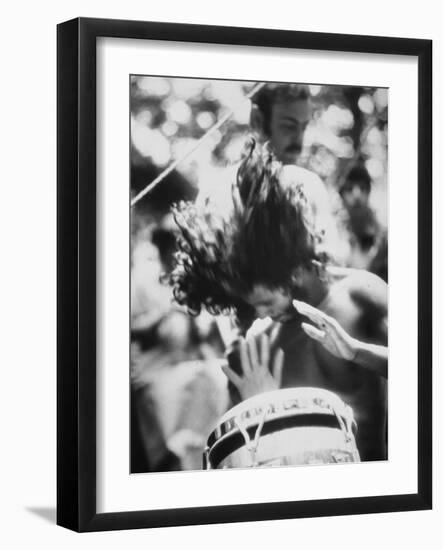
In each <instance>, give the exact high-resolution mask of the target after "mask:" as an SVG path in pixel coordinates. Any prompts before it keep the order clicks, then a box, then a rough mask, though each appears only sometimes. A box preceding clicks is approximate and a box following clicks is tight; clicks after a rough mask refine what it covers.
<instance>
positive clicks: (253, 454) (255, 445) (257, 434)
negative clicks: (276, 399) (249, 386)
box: [235, 405, 270, 468]
mask: <svg viewBox="0 0 443 550" xmlns="http://www.w3.org/2000/svg"><path fill="white" fill-rule="evenodd" d="M269 409H270V406H269V405H268V407H267V408H265V409H264V410H263V412H262V415H261V418H260V422H259V424H258V426H257V429H256V430H255V434H254V439H253V440H252V442H251V438H250V437H249V433H248V430H247V429H246V427H245V425H244V424H243V425H242V424H241V422H239V419H238V417H237V418H236V419H235V424H236V426H237V428H238V429H239V430H240V432H241V434H242V435H243V438H244V440H245V444H246V448H247V449H248V451H249V453H250V455H251V462H252V464H251V466H252V467H253V468H254V467H256V466H257V465H258V463H257V461H256V454H257V448H258V444H259V441H260V435H261V432H262V429H263V426H264V423H265V420H266V416H267V415H268V412H269Z"/></svg>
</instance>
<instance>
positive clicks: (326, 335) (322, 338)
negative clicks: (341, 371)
mask: <svg viewBox="0 0 443 550" xmlns="http://www.w3.org/2000/svg"><path fill="white" fill-rule="evenodd" d="M292 304H293V306H294V307H295V309H296V310H297V311H298V312H299V313H300V314H301V315H304V316H305V317H307V318H308V319H309V320H310V321H312V323H314V324H313V325H311V324H309V323H302V324H301V327H302V329H303V330H304V331H305V333H306V334H307V335H308V336H309V337H310V338H312V339H313V340H317V342H320V344H321V345H322V346H323V347H324V348H325V349H327V350H328V351H329V352H330V353H332V355H335V356H336V357H339V358H340V359H345V360H346V361H353V360H354V359H355V356H356V354H357V343H358V342H357V340H356V339H355V338H353V337H352V336H350V335H349V334H348V333H347V332H346V331H345V330H344V328H343V327H342V326H341V325H340V324H339V323H338V322H337V321H336V320H335V319H334V318H333V317H330V316H329V315H327V314H326V313H324V312H323V311H320V310H319V309H317V308H315V307H313V306H311V305H309V304H307V303H305V302H300V301H298V300H293V302H292Z"/></svg>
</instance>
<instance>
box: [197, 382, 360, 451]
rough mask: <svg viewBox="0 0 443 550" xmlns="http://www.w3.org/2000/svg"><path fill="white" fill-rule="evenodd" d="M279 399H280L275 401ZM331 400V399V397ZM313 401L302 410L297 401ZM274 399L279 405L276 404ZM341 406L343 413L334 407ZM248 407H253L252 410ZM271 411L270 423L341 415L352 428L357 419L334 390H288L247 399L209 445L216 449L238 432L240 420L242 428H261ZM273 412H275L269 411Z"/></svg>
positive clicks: (210, 438)
mask: <svg viewBox="0 0 443 550" xmlns="http://www.w3.org/2000/svg"><path fill="white" fill-rule="evenodd" d="M277 396H279V399H275V397H277ZM331 396H332V398H330V399H329V400H328V399H327V398H328V397H331ZM307 397H308V398H311V397H312V402H311V403H310V405H309V406H300V403H299V401H297V398H298V399H299V400H300V399H306V398H307ZM272 399H274V401H277V402H276V403H275V402H272ZM336 404H339V405H340V407H339V410H337V409H336V408H334V406H333V405H336ZM248 405H250V407H249V408H248ZM266 407H268V413H267V414H266V421H267V422H268V421H272V420H276V419H278V418H284V419H287V418H291V417H292V416H300V415H308V416H309V415H311V414H320V415H325V416H333V417H336V416H337V415H339V416H340V417H341V418H342V419H344V420H345V423H346V424H347V425H351V424H352V421H353V419H354V416H353V412H352V409H351V408H350V407H349V405H347V404H346V403H345V402H344V401H343V400H342V399H341V398H340V397H339V396H338V395H337V394H335V393H333V392H331V391H330V390H324V389H323V388H313V387H299V388H285V389H281V390H273V391H271V392H266V393H262V394H259V395H256V396H253V397H252V398H249V399H246V400H245V401H242V402H241V403H239V404H237V405H235V406H234V407H232V408H231V409H229V410H228V411H226V413H225V414H224V415H223V416H222V417H221V419H220V421H219V423H218V425H217V426H216V427H215V428H214V429H213V430H212V432H211V433H210V434H209V436H208V440H207V445H208V446H212V445H214V444H215V443H216V442H217V441H219V440H220V439H221V438H223V437H224V436H226V435H228V434H230V433H231V432H232V433H234V432H236V431H237V430H238V426H237V423H236V420H237V419H238V418H239V417H241V418H242V425H244V426H245V427H246V428H248V429H249V428H253V427H256V426H258V424H259V422H260V419H261V416H262V414H263V411H264V409H265V408H266ZM269 408H271V409H272V410H271V411H269Z"/></svg>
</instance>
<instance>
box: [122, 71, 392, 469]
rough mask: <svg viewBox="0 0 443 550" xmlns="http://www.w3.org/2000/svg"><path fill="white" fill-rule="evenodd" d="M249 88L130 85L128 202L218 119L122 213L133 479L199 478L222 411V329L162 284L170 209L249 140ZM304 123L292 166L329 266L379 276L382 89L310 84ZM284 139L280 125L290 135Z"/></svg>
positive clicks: (383, 214) (206, 191) (209, 191)
mask: <svg viewBox="0 0 443 550" xmlns="http://www.w3.org/2000/svg"><path fill="white" fill-rule="evenodd" d="M255 85H256V83H255V82H237V81H222V80H219V81H217V80H201V79H184V78H175V79H174V78H160V77H147V76H134V77H132V79H131V91H130V92H131V193H132V196H133V197H134V196H136V195H137V194H138V193H139V192H140V191H141V190H142V189H143V188H145V186H146V185H148V184H149V183H150V182H151V181H153V180H154V179H155V178H156V177H157V176H158V175H159V174H161V172H162V171H163V170H164V169H165V168H166V167H167V166H169V165H170V164H171V163H172V162H173V161H175V160H177V159H179V158H181V157H183V156H184V155H185V154H186V152H187V151H189V150H190V148H193V147H194V146H195V145H196V144H197V141H198V140H199V139H201V138H202V136H204V135H205V134H206V132H207V131H208V130H209V129H210V128H212V127H213V125H214V124H215V123H216V122H217V121H218V120H220V119H221V118H222V117H223V116H225V115H227V114H229V115H230V116H229V118H228V119H227V121H226V122H225V123H224V124H223V125H222V126H220V128H219V129H217V130H216V131H215V132H211V134H210V135H209V136H208V138H207V139H204V140H203V142H202V143H201V144H200V145H199V146H198V147H197V149H195V150H194V151H193V153H192V154H190V155H189V156H188V157H187V158H186V159H185V160H184V161H183V162H181V163H180V164H179V165H178V166H177V168H176V169H175V170H173V171H172V172H171V173H170V174H169V175H167V176H166V178H165V179H163V181H162V182H161V183H160V185H158V186H156V188H155V189H154V190H153V191H152V193H149V194H148V195H147V196H146V197H144V198H143V199H141V200H140V201H139V202H137V203H136V205H135V206H134V207H133V208H132V212H131V223H132V227H131V392H132V397H131V408H132V410H131V449H130V451H131V472H133V473H135V472H154V471H156V472H158V471H171V470H189V469H193V470H195V469H201V467H202V463H201V460H202V458H201V457H202V452H203V449H204V446H205V442H206V439H207V436H208V435H209V433H210V432H211V430H212V429H213V428H214V427H215V425H216V422H217V420H218V419H219V418H220V416H221V415H222V414H223V413H224V412H225V411H226V409H227V408H228V406H229V403H228V394H227V383H226V380H225V376H224V374H223V373H222V371H221V369H220V365H221V363H222V361H223V356H224V351H225V346H226V342H227V340H229V333H230V331H231V329H232V327H231V326H230V320H229V319H228V318H225V319H215V318H214V317H212V316H210V315H209V314H208V313H205V312H204V313H201V314H200V315H198V316H191V315H189V314H188V312H187V311H185V310H183V309H182V308H180V307H179V306H177V305H176V304H174V301H173V296H172V293H171V289H170V287H169V286H168V285H166V284H164V283H163V282H162V279H163V277H164V275H165V274H168V273H169V272H170V271H171V268H172V265H173V258H174V251H175V242H176V232H175V228H174V221H173V219H172V216H171V214H170V208H171V206H172V204H174V203H177V202H178V201H181V200H191V201H194V200H198V197H199V196H212V195H217V193H219V192H220V190H223V191H225V190H226V186H227V185H229V184H230V181H231V180H230V178H231V175H229V176H227V174H231V173H232V171H233V170H234V169H235V166H236V163H238V162H239V160H240V159H241V154H242V151H243V149H244V146H245V142H246V140H247V139H248V138H249V136H250V134H251V131H253V128H251V102H250V101H248V100H245V95H246V94H247V93H248V92H250V91H251V90H252V89H253V87H254V86H255ZM307 88H309V95H310V100H311V102H312V106H313V109H312V116H310V118H309V122H308V123H307V125H306V128H303V146H302V148H301V150H300V151H297V165H299V166H301V167H302V168H306V169H307V170H309V171H312V172H314V173H315V174H317V175H318V176H319V177H320V179H321V181H322V182H323V183H324V187H325V189H326V192H327V198H328V202H329V207H330V210H331V212H332V214H333V217H334V221H335V223H336V226H337V234H338V238H339V240H340V254H338V260H337V261H338V263H340V264H342V265H346V266H348V267H354V268H362V269H367V270H369V271H372V272H374V273H376V274H377V275H379V276H380V277H381V278H383V279H384V280H385V281H387V279H388V268H387V253H388V250H387V242H388V240H387V179H386V178H387V143H388V139H387V129H388V91H387V90H386V89H381V88H361V87H349V86H346V87H345V86H321V85H315V86H314V85H312V86H308V87H307ZM288 131H290V128H289V129H288Z"/></svg>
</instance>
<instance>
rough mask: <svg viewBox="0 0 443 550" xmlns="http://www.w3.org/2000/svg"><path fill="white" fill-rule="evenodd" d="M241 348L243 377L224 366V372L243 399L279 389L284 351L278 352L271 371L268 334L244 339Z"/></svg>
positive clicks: (240, 343)
mask: <svg viewBox="0 0 443 550" xmlns="http://www.w3.org/2000/svg"><path fill="white" fill-rule="evenodd" d="M257 340H258V342H259V348H260V349H259V350H258V348H257ZM239 346H240V349H239V351H240V363H241V367H242V371H243V376H240V375H239V374H237V373H236V372H234V371H233V370H232V369H231V368H230V367H229V366H228V365H224V366H222V370H223V372H224V373H225V374H226V376H227V377H228V379H229V380H230V381H231V382H232V383H233V384H234V386H235V387H236V388H237V389H238V391H239V393H240V396H241V398H242V399H243V400H244V399H248V398H249V397H252V396H254V395H257V394H259V393H263V392H267V391H272V390H277V389H279V388H280V386H281V376H282V369H283V359H284V353H283V351H282V350H281V349H278V350H277V351H276V353H275V356H274V359H273V361H272V369H271V368H270V363H271V353H270V345H269V338H268V336H267V335H266V334H262V335H261V336H260V337H259V338H250V339H248V340H245V339H244V338H242V339H241V340H240V342H239Z"/></svg>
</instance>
